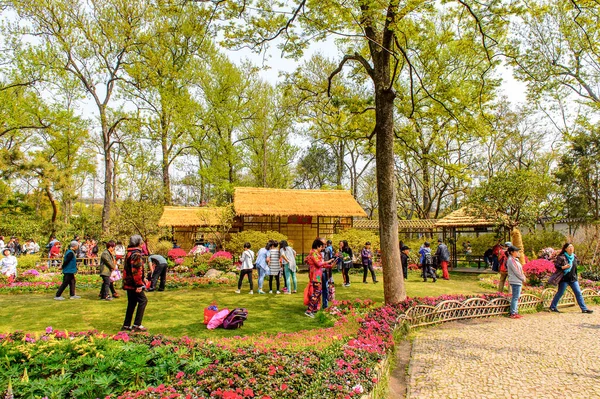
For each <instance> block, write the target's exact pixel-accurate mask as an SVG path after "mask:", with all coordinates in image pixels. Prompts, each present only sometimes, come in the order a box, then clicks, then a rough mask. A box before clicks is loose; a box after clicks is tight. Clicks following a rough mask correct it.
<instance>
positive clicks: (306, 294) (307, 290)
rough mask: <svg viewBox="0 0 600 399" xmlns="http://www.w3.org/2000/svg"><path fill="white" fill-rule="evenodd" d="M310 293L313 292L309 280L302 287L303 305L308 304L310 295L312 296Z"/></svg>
mask: <svg viewBox="0 0 600 399" xmlns="http://www.w3.org/2000/svg"><path fill="white" fill-rule="evenodd" d="M312 293H313V286H312V284H311V283H310V281H309V282H308V285H307V286H306V288H305V289H304V306H308V304H309V302H310V297H311V296H312Z"/></svg>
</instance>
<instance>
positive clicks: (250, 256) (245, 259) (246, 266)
mask: <svg viewBox="0 0 600 399" xmlns="http://www.w3.org/2000/svg"><path fill="white" fill-rule="evenodd" d="M240 261H241V262H242V268H241V270H240V279H239V280H238V289H237V290H236V291H235V293H236V294H239V293H240V292H241V291H240V290H241V288H242V281H243V280H244V276H246V275H248V282H249V283H250V294H254V284H253V283H252V269H253V268H254V252H252V251H251V250H250V243H249V242H247V243H245V244H244V252H242V256H240Z"/></svg>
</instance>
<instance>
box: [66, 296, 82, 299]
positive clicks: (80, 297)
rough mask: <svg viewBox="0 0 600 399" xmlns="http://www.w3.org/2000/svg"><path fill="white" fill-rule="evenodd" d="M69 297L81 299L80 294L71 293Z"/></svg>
mask: <svg viewBox="0 0 600 399" xmlns="http://www.w3.org/2000/svg"><path fill="white" fill-rule="evenodd" d="M69 299H81V297H80V296H79V295H71V297H70V298H69Z"/></svg>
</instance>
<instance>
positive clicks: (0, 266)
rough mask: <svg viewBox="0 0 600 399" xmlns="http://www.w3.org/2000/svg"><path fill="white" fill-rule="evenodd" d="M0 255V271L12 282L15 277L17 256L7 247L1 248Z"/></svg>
mask: <svg viewBox="0 0 600 399" xmlns="http://www.w3.org/2000/svg"><path fill="white" fill-rule="evenodd" d="M2 255H3V256H4V258H2V259H0V273H1V274H3V275H5V276H6V277H7V278H8V282H9V283H14V282H15V280H16V279H17V265H18V261H17V257H16V256H14V255H13V253H12V250H11V249H10V248H8V247H5V248H3V249H2Z"/></svg>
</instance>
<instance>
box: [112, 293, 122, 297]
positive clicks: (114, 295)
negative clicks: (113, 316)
mask: <svg viewBox="0 0 600 399" xmlns="http://www.w3.org/2000/svg"><path fill="white" fill-rule="evenodd" d="M120 296H121V295H119V294H117V293H116V292H115V293H114V294H113V296H112V297H113V298H118V297H120Z"/></svg>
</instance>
